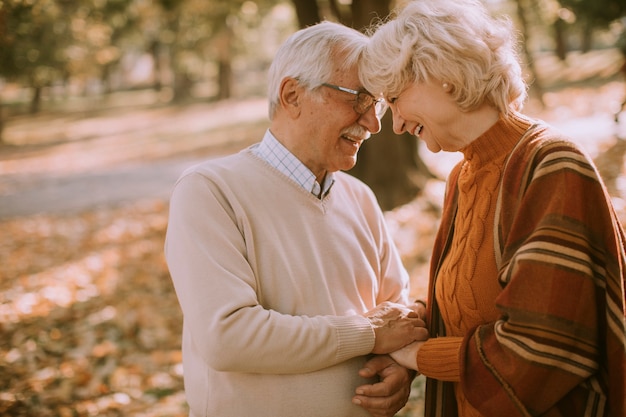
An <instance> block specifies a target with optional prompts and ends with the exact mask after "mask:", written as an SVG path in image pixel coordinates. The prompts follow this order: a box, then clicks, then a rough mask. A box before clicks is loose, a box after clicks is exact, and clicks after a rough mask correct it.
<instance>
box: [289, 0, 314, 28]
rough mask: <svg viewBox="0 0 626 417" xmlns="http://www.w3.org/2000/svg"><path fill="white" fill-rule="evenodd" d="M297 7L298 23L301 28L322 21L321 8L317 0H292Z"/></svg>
mask: <svg viewBox="0 0 626 417" xmlns="http://www.w3.org/2000/svg"><path fill="white" fill-rule="evenodd" d="M292 1H293V5H294V6H295V8H296V16H297V17H298V24H299V25H300V27H301V28H305V27H307V26H311V25H314V24H316V23H318V22H319V21H320V9H319V6H318V4H317V0H292Z"/></svg>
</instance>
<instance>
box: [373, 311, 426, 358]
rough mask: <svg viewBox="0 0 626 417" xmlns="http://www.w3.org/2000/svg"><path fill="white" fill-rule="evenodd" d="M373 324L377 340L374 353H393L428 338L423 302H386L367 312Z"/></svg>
mask: <svg viewBox="0 0 626 417" xmlns="http://www.w3.org/2000/svg"><path fill="white" fill-rule="evenodd" d="M365 317H367V318H368V319H369V321H370V323H371V324H372V327H373V329H374V334H375V337H376V341H375V343H374V349H373V350H372V353H376V354H384V353H391V352H394V351H396V350H399V349H401V348H403V347H404V346H406V345H408V344H410V343H412V342H415V341H423V340H426V339H428V330H426V323H425V322H424V309H423V306H422V305H421V304H413V305H412V306H411V307H407V306H405V305H403V304H397V303H392V302H388V301H387V302H384V303H382V304H379V305H377V306H376V307H375V308H373V309H372V310H370V311H368V312H367V313H365Z"/></svg>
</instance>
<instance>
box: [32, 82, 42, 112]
mask: <svg viewBox="0 0 626 417" xmlns="http://www.w3.org/2000/svg"><path fill="white" fill-rule="evenodd" d="M42 90H43V88H42V87H41V86H36V87H33V96H32V98H31V100H30V114H37V113H39V110H40V109H41V92H42Z"/></svg>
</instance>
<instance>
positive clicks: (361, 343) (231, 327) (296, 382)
mask: <svg viewBox="0 0 626 417" xmlns="http://www.w3.org/2000/svg"><path fill="white" fill-rule="evenodd" d="M165 252H166V257H167V262H168V266H169V269H170V273H171V276H172V279H173V282H174V286H175V288H176V293H177V296H178V298H179V302H180V305H181V308H182V311H183V315H184V329H183V361H184V376H185V389H186V394H187V399H188V402H189V405H190V409H191V415H192V416H197V417H199V416H219V417H228V416H233V417H235V416H249V415H253V416H255V417H264V416H267V417H276V416H320V417H322V416H324V417H326V416H334V417H340V416H365V415H367V413H366V412H365V411H364V410H363V409H362V408H360V407H358V406H354V405H352V404H351V398H352V396H353V395H354V389H355V388H356V387H357V386H358V385H361V384H363V383H365V382H366V381H365V380H363V379H361V378H360V377H359V376H358V374H357V372H358V370H359V369H360V367H361V366H362V364H363V363H364V361H365V356H364V355H367V354H368V353H370V351H371V350H372V348H373V346H374V333H373V330H372V328H371V326H370V324H369V322H368V320H366V319H365V318H364V317H363V316H362V314H363V313H364V312H366V311H368V310H369V309H371V308H373V307H374V306H375V305H376V304H378V303H380V302H382V301H387V300H388V301H394V302H403V303H405V302H407V296H408V275H407V273H406V271H405V270H404V268H403V267H402V264H401V261H400V258H399V256H398V253H397V250H396V248H395V247H394V245H393V242H392V240H391V237H390V235H389V233H388V231H387V228H386V226H385V223H384V218H383V215H382V212H381V210H380V208H379V206H378V205H377V202H376V200H375V197H374V195H373V194H372V192H371V190H370V189H369V188H367V187H366V186H365V185H364V184H363V183H361V182H360V181H358V180H357V179H355V178H353V177H351V176H349V175H347V174H345V173H337V175H336V182H335V184H334V185H333V188H332V189H331V191H330V193H329V194H328V195H327V196H326V197H325V198H323V199H322V200H319V199H317V198H316V197H315V196H313V195H312V194H311V193H309V192H308V191H306V190H304V189H302V188H301V187H300V186H298V185H297V184H295V183H294V182H293V181H291V180H290V179H288V178H287V177H285V176H284V175H283V174H281V173H279V172H278V171H277V170H275V169H274V168H272V167H270V166H269V165H268V164H267V163H265V162H264V161H262V160H261V159H259V158H258V157H256V156H255V155H254V154H253V153H252V152H251V150H250V149H247V150H244V151H242V152H240V153H238V154H236V155H232V156H228V157H225V158H221V159H216V160H212V161H208V162H205V163H203V164H201V165H199V166H196V167H193V168H191V169H189V170H188V171H187V172H185V173H184V174H183V175H182V177H181V178H180V179H179V181H178V182H177V184H176V186H175V189H174V192H173V195H172V199H171V206H170V220H169V226H168V231H167V239H166V245H165Z"/></svg>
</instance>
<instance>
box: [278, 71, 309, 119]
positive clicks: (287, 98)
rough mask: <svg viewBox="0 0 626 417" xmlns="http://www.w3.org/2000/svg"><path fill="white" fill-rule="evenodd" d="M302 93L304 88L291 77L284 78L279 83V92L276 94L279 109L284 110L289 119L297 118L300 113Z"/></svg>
mask: <svg viewBox="0 0 626 417" xmlns="http://www.w3.org/2000/svg"><path fill="white" fill-rule="evenodd" d="M304 93H305V91H304V87H302V86H301V85H300V83H299V82H298V80H296V79H295V78H291V77H287V78H284V79H283V81H282V82H281V83H280V91H279V94H278V101H279V103H280V107H281V108H282V109H283V110H285V111H286V112H287V114H289V116H290V117H292V118H296V117H298V116H299V115H300V112H301V111H302V99H303V98H304Z"/></svg>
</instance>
